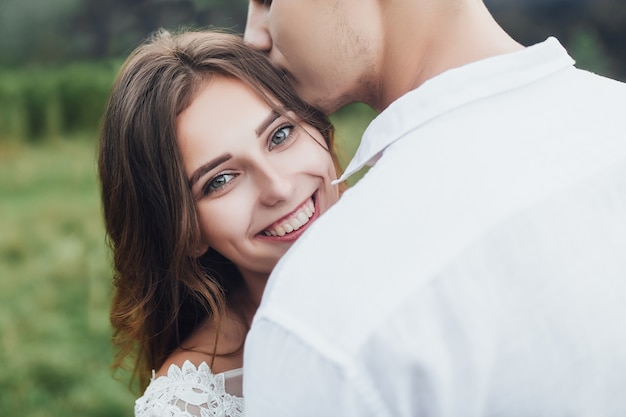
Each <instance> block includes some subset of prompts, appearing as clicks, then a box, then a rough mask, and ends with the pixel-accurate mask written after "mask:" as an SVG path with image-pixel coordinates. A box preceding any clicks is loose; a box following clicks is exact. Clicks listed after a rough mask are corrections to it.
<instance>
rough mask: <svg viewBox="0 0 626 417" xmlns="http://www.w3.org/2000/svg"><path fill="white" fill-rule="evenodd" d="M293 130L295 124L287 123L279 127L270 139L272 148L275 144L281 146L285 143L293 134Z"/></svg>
mask: <svg viewBox="0 0 626 417" xmlns="http://www.w3.org/2000/svg"><path fill="white" fill-rule="evenodd" d="M292 130H293V126H290V125H287V126H283V127H281V128H279V129H278V130H277V131H276V132H274V133H273V134H272V137H271V139H270V149H272V148H274V147H275V146H279V145H281V144H282V143H284V142H285V141H286V140H287V139H289V137H290V136H291V131H292Z"/></svg>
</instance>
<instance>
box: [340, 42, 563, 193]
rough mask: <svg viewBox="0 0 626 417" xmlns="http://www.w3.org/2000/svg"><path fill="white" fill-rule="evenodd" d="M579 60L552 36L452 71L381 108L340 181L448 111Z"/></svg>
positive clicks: (372, 162)
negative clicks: (396, 142) (514, 50)
mask: <svg viewBox="0 0 626 417" xmlns="http://www.w3.org/2000/svg"><path fill="white" fill-rule="evenodd" d="M573 64H574V60H573V59H572V58H571V57H570V56H569V55H568V54H567V51H566V50H565V49H564V48H563V46H562V45H561V44H560V43H559V41H558V40H557V39H556V38H552V37H550V38H548V39H547V40H545V41H544V42H541V43H539V44H536V45H533V46H530V47H527V48H524V49H523V50H521V51H518V52H513V53H509V54H504V55H499V56H495V57H491V58H487V59H484V60H481V61H477V62H473V63H470V64H467V65H464V66H462V67H459V68H454V69H451V70H448V71H446V72H444V73H442V74H440V75H438V76H436V77H434V78H432V79H430V80H428V81H426V82H425V83H423V84H422V85H421V86H420V87H418V88H416V89H415V90H412V91H410V92H408V93H406V94H405V95H403V96H402V97H400V98H398V99H397V100H396V101H394V102H393V103H391V105H389V107H387V108H386V109H385V110H384V111H383V112H382V113H380V114H379V115H378V116H377V117H376V118H375V119H374V120H373V121H372V122H371V123H370V125H369V126H368V127H367V129H366V130H365V133H364V134H363V138H362V139H361V143H360V144H359V147H358V149H357V151H356V153H355V155H354V157H353V158H352V160H351V161H350V163H349V164H348V166H347V167H346V169H345V171H344V173H343V175H342V176H341V177H340V178H339V179H338V180H336V181H334V183H339V182H342V181H344V180H346V179H347V178H348V177H350V176H351V175H352V174H354V173H355V172H357V171H359V170H360V169H361V168H363V167H364V166H365V165H369V166H372V165H374V164H375V163H376V161H377V160H378V159H379V158H380V157H381V156H382V152H383V151H384V150H385V148H386V147H387V146H389V145H391V144H392V143H393V142H395V141H396V140H398V139H400V138H401V137H403V136H404V135H406V134H407V133H409V132H411V131H412V130H415V129H417V128H418V127H420V126H421V125H423V124H424V123H426V122H427V121H429V120H431V119H433V118H435V117H437V116H439V115H441V114H443V113H445V112H447V111H450V110H452V109H455V108H458V107H460V106H462V105H464V104H467V103H469V102H472V101H476V100H478V99H481V98H485V97H488V96H492V95H494V94H498V93H500V92H503V91H507V90H511V89H513V88H517V87H520V86H523V85H526V84H530V83H532V82H533V81H535V80H538V79H540V78H543V77H546V76H548V75H550V74H552V73H554V72H556V71H559V70H561V69H564V68H567V67H570V66H572V65H573Z"/></svg>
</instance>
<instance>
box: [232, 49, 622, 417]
mask: <svg viewBox="0 0 626 417" xmlns="http://www.w3.org/2000/svg"><path fill="white" fill-rule="evenodd" d="M555 48H556V49H558V48H557V47H556V46H555V45H552V44H549V45H543V46H541V47H540V48H537V47H534V49H532V48H531V50H527V51H524V52H522V53H521V54H520V53H518V54H516V55H514V56H513V55H511V56H504V57H496V58H494V59H491V60H488V61H485V62H479V63H476V64H472V65H470V66H467V67H466V68H461V69H459V70H453V71H450V72H449V73H445V74H443V75H442V76H440V77H437V78H435V79H433V80H431V81H429V82H427V83H426V84H424V85H423V86H422V87H420V88H419V89H418V90H416V91H414V92H411V93H409V94H408V95H406V96H404V97H402V98H400V99H399V100H398V101H397V102H395V103H393V104H392V106H391V107H390V108H389V109H388V110H387V111H385V112H384V113H383V114H382V115H381V117H379V118H378V119H377V120H375V121H374V123H373V125H372V126H371V127H370V128H369V129H368V131H367V132H366V137H365V138H364V142H363V143H364V145H365V146H363V147H362V149H367V148H368V147H369V148H370V149H372V152H371V153H368V152H367V151H364V154H363V155H357V157H356V159H357V162H356V165H359V162H358V160H361V162H367V160H369V159H370V158H372V157H373V158H375V159H376V158H379V157H380V155H379V154H377V152H378V151H379V150H383V149H384V155H383V156H382V157H380V159H379V160H378V162H377V163H376V165H375V166H374V167H373V168H372V169H371V170H370V171H369V173H368V174H367V175H366V176H365V177H364V178H363V179H362V180H361V182H359V184H357V185H356V186H355V187H354V188H353V189H351V190H349V191H348V192H346V193H345V195H344V197H342V200H341V201H340V202H339V203H338V204H337V205H336V206H335V207H333V208H332V209H331V210H330V211H329V212H328V213H327V214H326V215H325V216H324V217H322V218H321V219H320V220H319V221H318V223H317V224H315V225H314V227H313V228H312V230H311V231H310V233H308V234H307V235H305V236H304V237H303V239H301V241H299V242H298V243H297V244H296V246H294V248H293V249H294V250H293V251H290V253H289V254H288V255H287V257H286V259H284V262H281V263H280V264H279V266H278V268H277V270H276V271H275V275H273V277H272V278H271V280H270V284H269V286H268V289H267V293H266V295H265V296H264V300H263V304H262V307H261V309H260V310H259V312H258V316H257V318H256V319H255V323H254V325H253V328H252V330H251V333H250V336H249V339H248V342H247V345H246V376H245V381H244V384H245V391H244V395H245V396H246V403H247V404H246V406H247V410H248V415H249V416H252V417H254V416H261V415H269V414H271V415H273V416H281V415H299V416H307V415H311V416H314V415H315V416H324V415H328V416H331V415H342V416H356V415H360V416H361V415H362V416H367V415H372V416H415V415H429V416H430V415H440V416H447V415H462V416H473V415H498V414H502V415H507V416H512V415H513V416H515V415H519V416H528V415H545V416H558V415H581V416H582V415H623V414H624V413H626V396H625V395H623V393H622V392H620V388H623V387H626V332H625V330H626V325H625V324H624V320H623V317H624V316H625V315H626V256H624V255H623V254H624V253H626V139H624V136H625V135H624V132H626V122H624V121H622V116H621V114H622V113H623V110H622V109H623V104H626V87H625V86H624V85H623V84H620V83H616V82H612V81H610V80H606V79H601V78H598V77H595V76H592V75H590V74H588V73H584V72H582V71H578V70H574V69H572V68H571V67H569V65H570V63H569V61H568V59H567V58H566V57H564V56H561V55H559V54H558V53H557V52H555ZM523 54H525V55H523ZM620 104H622V106H620ZM348 169H349V170H350V168H348Z"/></svg>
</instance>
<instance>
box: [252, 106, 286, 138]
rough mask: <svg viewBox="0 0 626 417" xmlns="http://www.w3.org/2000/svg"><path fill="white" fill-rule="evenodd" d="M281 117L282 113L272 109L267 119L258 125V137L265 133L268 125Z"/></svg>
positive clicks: (256, 131)
mask: <svg viewBox="0 0 626 417" xmlns="http://www.w3.org/2000/svg"><path fill="white" fill-rule="evenodd" d="M279 117H280V114H278V113H276V112H275V111H272V112H271V113H270V114H268V115H267V117H266V118H265V120H263V121H262V122H261V124H260V125H259V127H257V128H256V130H255V133H256V135H257V137H258V136H261V133H263V132H264V131H265V129H267V127H268V126H269V125H271V124H272V123H274V120H276V119H278V118H279Z"/></svg>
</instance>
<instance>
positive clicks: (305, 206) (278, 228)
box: [261, 197, 315, 237]
mask: <svg viewBox="0 0 626 417" xmlns="http://www.w3.org/2000/svg"><path fill="white" fill-rule="evenodd" d="M314 213H315V203H314V201H313V197H309V199H308V200H306V201H305V202H304V203H302V204H301V205H300V207H298V208H297V209H295V210H294V211H293V212H291V213H290V214H289V215H287V216H285V217H283V218H282V219H280V220H279V221H277V222H275V223H274V224H272V225H271V226H269V227H268V228H267V229H265V230H263V231H262V232H261V236H267V237H283V236H288V235H290V234H291V233H294V232H296V231H298V230H300V229H301V228H302V227H303V226H305V225H307V224H308V223H309V222H310V221H311V218H312V217H313V214H314Z"/></svg>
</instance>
